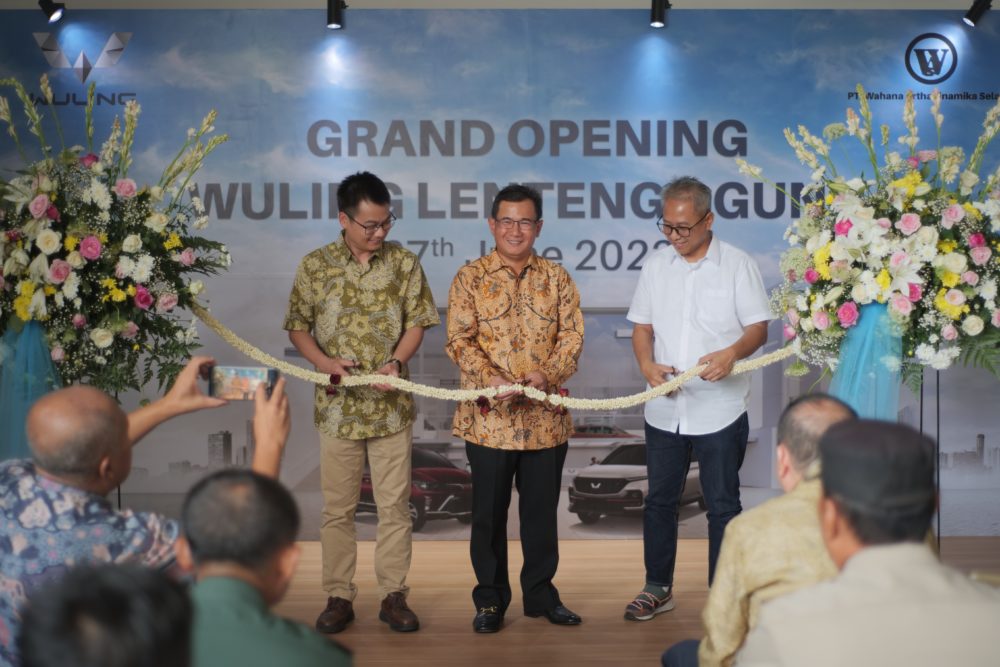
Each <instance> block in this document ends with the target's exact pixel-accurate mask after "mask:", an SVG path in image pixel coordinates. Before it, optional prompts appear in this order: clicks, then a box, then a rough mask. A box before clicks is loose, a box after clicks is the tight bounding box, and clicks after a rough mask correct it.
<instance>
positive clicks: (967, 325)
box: [962, 315, 984, 336]
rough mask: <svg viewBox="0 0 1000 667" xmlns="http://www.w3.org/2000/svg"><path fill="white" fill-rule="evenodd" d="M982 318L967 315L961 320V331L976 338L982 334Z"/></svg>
mask: <svg viewBox="0 0 1000 667" xmlns="http://www.w3.org/2000/svg"><path fill="white" fill-rule="evenodd" d="M983 326H984V324H983V318H981V317H979V316H978V315H969V316H968V317H966V318H965V319H964V320H962V331H964V332H965V333H966V334H968V335H969V336H978V335H979V334H981V333H982V332H983Z"/></svg>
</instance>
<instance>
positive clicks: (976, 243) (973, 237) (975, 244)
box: [969, 232, 986, 248]
mask: <svg viewBox="0 0 1000 667" xmlns="http://www.w3.org/2000/svg"><path fill="white" fill-rule="evenodd" d="M984 245H986V237H985V236H984V235H983V234H982V233H981V232H976V233H975V234H969V246H970V247H972V248H981V247H982V246H984Z"/></svg>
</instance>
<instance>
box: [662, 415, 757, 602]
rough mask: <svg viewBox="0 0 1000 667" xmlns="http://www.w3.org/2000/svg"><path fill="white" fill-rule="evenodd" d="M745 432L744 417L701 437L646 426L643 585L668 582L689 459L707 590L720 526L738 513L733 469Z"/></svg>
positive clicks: (723, 527) (736, 474) (741, 452)
mask: <svg viewBox="0 0 1000 667" xmlns="http://www.w3.org/2000/svg"><path fill="white" fill-rule="evenodd" d="M749 431H750V426H749V420H748V419H747V414H746V413H745V412H744V413H743V414H742V415H740V416H739V417H738V418H737V419H736V421H734V422H733V423H732V424H730V425H729V426H726V427H725V428H724V429H722V430H721V431H716V432H715V433H707V434H705V435H683V434H681V433H670V432H669V431H661V430H660V429H658V428H656V427H655V426H650V425H649V424H648V423H647V424H646V469H647V471H648V473H649V493H648V494H647V496H646V509H645V511H644V512H643V520H642V539H643V553H644V557H645V562H646V583H648V584H655V585H657V586H672V585H673V583H674V563H675V562H676V559H677V510H678V503H679V502H680V498H681V492H682V491H683V489H684V480H685V479H686V478H687V473H688V469H689V468H690V467H691V459H692V455H693V456H694V458H695V459H697V461H698V479H700V480H701V491H702V495H703V496H704V497H705V504H706V505H707V506H708V585H709V586H711V585H712V579H713V578H714V577H715V562H716V561H717V560H718V558H719V548H720V547H721V546H722V534H723V533H724V532H725V530H726V524H727V523H729V521H730V519H732V518H733V517H734V516H736V515H737V514H739V513H740V511H741V510H742V509H743V506H742V505H741V504H740V476H739V470H740V466H742V465H743V456H744V455H745V454H746V451H747V436H748V434H749Z"/></svg>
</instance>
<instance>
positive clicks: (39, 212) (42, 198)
mask: <svg viewBox="0 0 1000 667" xmlns="http://www.w3.org/2000/svg"><path fill="white" fill-rule="evenodd" d="M51 203H52V202H51V201H49V197H48V195H38V196H37V197H35V198H34V199H32V200H31V203H30V204H28V210H29V211H30V212H31V217H32V218H35V219H36V220H38V219H39V218H41V217H42V216H43V215H45V212H46V211H47V210H49V204H51Z"/></svg>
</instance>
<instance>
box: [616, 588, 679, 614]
mask: <svg viewBox="0 0 1000 667" xmlns="http://www.w3.org/2000/svg"><path fill="white" fill-rule="evenodd" d="M673 608H674V592H673V589H671V590H669V591H667V594H666V595H665V596H664V597H662V598H660V597H656V596H655V595H653V594H652V593H647V592H646V591H642V592H641V593H639V594H638V595H636V596H635V599H634V600H632V601H631V602H629V603H628V606H627V607H625V620H626V621H648V620H650V619H651V618H653V617H654V616H656V615H657V614H662V613H663V612H665V611H670V610H671V609H673Z"/></svg>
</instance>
